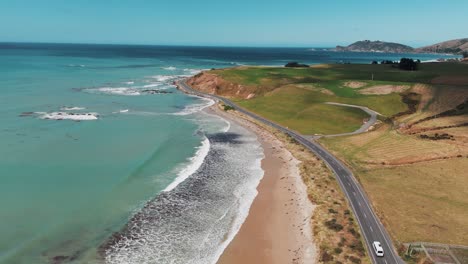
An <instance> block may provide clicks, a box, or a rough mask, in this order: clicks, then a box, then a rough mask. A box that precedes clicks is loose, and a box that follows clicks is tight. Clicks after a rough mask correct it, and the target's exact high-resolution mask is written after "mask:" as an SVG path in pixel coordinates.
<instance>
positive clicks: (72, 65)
mask: <svg viewBox="0 0 468 264" xmlns="http://www.w3.org/2000/svg"><path fill="white" fill-rule="evenodd" d="M67 66H68V67H78V68H84V67H86V65H84V64H68V65H67Z"/></svg>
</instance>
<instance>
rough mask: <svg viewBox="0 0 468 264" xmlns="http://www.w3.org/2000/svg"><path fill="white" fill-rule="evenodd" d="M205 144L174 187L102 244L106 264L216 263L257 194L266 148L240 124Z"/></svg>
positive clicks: (243, 219) (218, 134)
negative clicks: (263, 150)
mask: <svg viewBox="0 0 468 264" xmlns="http://www.w3.org/2000/svg"><path fill="white" fill-rule="evenodd" d="M206 140H208V142H206ZM205 142H206V143H202V146H201V147H200V148H199V149H198V150H197V154H196V155H195V157H194V158H193V160H192V162H191V163H190V165H189V167H190V168H187V169H185V170H182V171H180V173H179V175H178V178H177V179H176V181H175V183H174V184H171V185H172V186H169V187H168V188H167V189H166V191H164V192H161V193H160V194H159V195H158V196H157V197H156V198H154V199H153V200H151V201H149V202H148V203H147V204H146V205H145V206H144V207H143V208H142V209H141V210H140V211H139V212H138V213H136V214H135V215H134V216H133V218H132V219H131V220H130V221H129V222H128V224H127V225H126V226H125V227H124V228H123V229H122V230H121V231H120V232H118V233H116V234H114V235H113V236H112V237H111V238H110V239H108V241H106V242H105V243H104V244H103V245H101V247H100V250H99V252H101V254H102V255H103V257H104V258H105V261H106V263H109V264H130V263H173V264H186V263H191V264H211V263H213V264H214V263H216V261H217V260H218V259H219V257H220V256H221V254H222V252H223V251H224V249H225V248H226V247H227V245H228V244H229V243H230V242H231V241H232V239H233V238H234V236H235V234H236V233H237V232H238V231H239V229H240V227H241V225H242V223H243V222H244V221H245V219H246V217H247V215H248V212H249V208H250V206H251V204H252V202H253V200H254V199H255V197H256V195H257V190H256V188H257V185H258V184H259V182H260V180H261V178H262V177H263V170H262V169H261V166H260V163H261V159H262V158H263V152H262V149H261V146H260V144H259V142H258V141H257V140H256V136H255V135H254V134H252V133H251V132H249V131H247V130H245V129H244V128H241V127H239V126H238V125H233V126H231V129H230V131H229V132H227V133H215V134H208V135H206V139H205ZM205 153H206V154H205ZM203 156H205V157H204V158H203ZM199 164H200V165H199ZM198 165H199V166H198ZM191 172H193V173H191ZM189 173H191V174H190V175H189ZM187 175H188V176H187ZM184 178H185V179H184Z"/></svg>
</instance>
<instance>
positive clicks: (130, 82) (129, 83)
mask: <svg viewBox="0 0 468 264" xmlns="http://www.w3.org/2000/svg"><path fill="white" fill-rule="evenodd" d="M134 83H135V82H132V81H129V82H124V84H128V85H132V84H134Z"/></svg>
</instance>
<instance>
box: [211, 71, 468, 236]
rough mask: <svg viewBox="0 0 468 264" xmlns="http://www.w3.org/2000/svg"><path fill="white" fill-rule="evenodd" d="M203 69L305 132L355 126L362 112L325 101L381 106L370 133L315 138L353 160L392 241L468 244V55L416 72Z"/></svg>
mask: <svg viewBox="0 0 468 264" xmlns="http://www.w3.org/2000/svg"><path fill="white" fill-rule="evenodd" d="M209 74H211V75H213V76H217V77H216V78H220V79H222V80H223V82H225V84H226V83H227V84H229V86H228V87H229V89H225V87H224V86H223V85H224V84H223V85H221V84H222V83H223V82H219V79H216V81H213V82H212V83H214V84H215V86H214V87H212V88H213V89H212V91H213V92H214V93H218V94H222V95H223V96H227V97H230V98H231V99H233V100H235V101H236V102H237V103H238V104H239V105H241V106H243V107H245V108H246V109H248V110H251V111H253V112H255V113H257V114H260V115H262V116H264V117H266V118H268V119H271V120H273V121H275V122H277V123H279V124H282V125H284V126H287V127H289V128H292V129H295V130H297V131H299V132H301V133H302V134H306V135H307V134H309V135H310V134H335V133H342V132H351V131H353V130H355V129H357V128H358V127H360V126H361V124H362V122H363V121H364V120H365V118H366V117H367V116H366V114H365V113H363V112H361V111H360V110H356V109H353V108H347V107H340V106H333V105H327V104H325V102H339V103H347V104H354V105H362V106H367V107H369V108H371V109H373V110H375V111H377V112H379V113H381V114H382V115H383V117H381V121H382V123H381V124H380V125H378V126H377V127H376V128H375V129H374V130H373V131H371V132H367V133H364V134H360V135H355V136H347V137H335V138H321V139H320V142H321V143H322V144H323V145H324V146H325V147H327V148H328V149H330V150H331V151H333V152H334V153H335V154H336V155H337V156H338V157H339V158H341V159H342V160H343V161H344V162H346V163H347V164H348V165H349V166H350V167H351V168H352V170H353V171H354V173H355V175H356V176H357V178H358V179H359V180H360V181H361V183H362V184H363V186H364V188H365V190H366V192H367V193H368V195H369V196H370V198H371V200H372V203H373V205H374V207H375V209H376V211H377V212H378V215H379V216H380V218H381V219H382V220H383V222H384V224H385V225H386V226H387V228H388V229H389V231H390V233H391V235H392V237H393V238H394V239H395V240H396V241H397V242H412V241H418V240H421V241H427V242H438V243H452V244H465V245H468V240H467V238H468V189H467V188H466V186H468V177H467V176H466V175H467V174H466V169H467V168H468V101H467V100H468V64H462V63H429V64H421V65H420V70H418V71H415V72H408V71H400V70H398V69H395V68H392V67H391V66H389V65H353V64H351V65H321V66H316V67H312V68H305V69H290V68H271V67H242V68H235V69H225V70H213V71H209ZM372 76H373V78H374V79H373V80H372ZM208 79H209V78H208ZM237 89H242V95H244V96H240V93H238V92H236V90H237ZM226 91H227V92H226ZM223 92H224V93H223ZM246 95H248V96H246ZM247 97H248V98H249V99H247Z"/></svg>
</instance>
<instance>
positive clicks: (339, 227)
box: [325, 219, 343, 232]
mask: <svg viewBox="0 0 468 264" xmlns="http://www.w3.org/2000/svg"><path fill="white" fill-rule="evenodd" d="M325 225H326V226H327V227H328V228H330V229H332V230H335V231H337V232H338V231H341V230H343V226H342V225H340V224H338V223H336V219H332V220H329V221H326V222H325Z"/></svg>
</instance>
